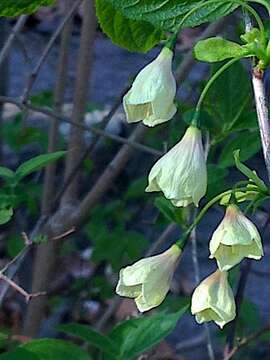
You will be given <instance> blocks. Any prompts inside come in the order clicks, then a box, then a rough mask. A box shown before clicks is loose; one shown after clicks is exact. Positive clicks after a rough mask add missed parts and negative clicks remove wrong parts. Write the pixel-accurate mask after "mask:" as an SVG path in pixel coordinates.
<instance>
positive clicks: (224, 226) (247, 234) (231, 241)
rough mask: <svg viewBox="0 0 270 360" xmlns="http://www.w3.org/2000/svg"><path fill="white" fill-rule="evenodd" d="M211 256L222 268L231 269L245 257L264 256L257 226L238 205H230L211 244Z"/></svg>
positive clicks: (257, 258)
mask: <svg viewBox="0 0 270 360" xmlns="http://www.w3.org/2000/svg"><path fill="white" fill-rule="evenodd" d="M209 248H210V258H215V259H216V261H217V264H218V267H219V269H220V270H222V271H224V270H229V269H231V268H232V267H233V266H235V265H236V264H238V263H239V262H240V261H241V260H242V259H244V258H245V257H247V258H251V259H256V260H259V259H260V258H261V257H262V256H263V248H262V243H261V237H260V234H259V232H258V230H257V228H256V226H255V225H254V224H253V223H252V222H251V221H250V220H249V219H248V218H247V217H246V216H245V215H244V214H243V213H242V212H241V210H240V209H239V208H238V207H237V206H236V205H229V206H228V207H227V209H226V213H225V216H224V218H223V220H222V221H221V223H220V224H219V226H218V227H217V229H216V230H215V232H214V234H213V235H212V238H211V240H210V244H209Z"/></svg>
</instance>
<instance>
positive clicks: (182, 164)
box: [145, 126, 207, 207]
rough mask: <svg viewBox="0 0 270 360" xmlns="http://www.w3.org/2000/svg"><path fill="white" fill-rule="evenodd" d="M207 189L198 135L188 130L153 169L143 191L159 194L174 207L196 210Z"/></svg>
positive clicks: (198, 131) (199, 136)
mask: <svg viewBox="0 0 270 360" xmlns="http://www.w3.org/2000/svg"><path fill="white" fill-rule="evenodd" d="M206 188H207V170H206V161H205V154H204V150H203V145H202V136H201V131H200V130H199V129H198V128H197V127H195V126H190V127H189V128H188V129H187V131H186V133H185V135H184V136H183V138H182V140H181V141H180V142H179V143H178V144H176V145H175V146H174V147H173V148H172V149H171V150H170V151H169V152H168V153H167V154H165V155H164V156H163V157H162V158H161V159H159V160H158V161H157V162H156V163H155V165H154V166H153V167H152V169H151V171H150V174H149V177H148V186H147V188H146V189H145V191H148V192H151V191H162V192H163V193H164V196H165V197H166V198H167V199H169V200H171V202H172V203H173V205H175V206H184V207H185V206H188V205H189V204H191V203H194V204H195V205H196V206H198V204H199V201H200V199H201V198H202V197H203V196H204V195H205V193H206Z"/></svg>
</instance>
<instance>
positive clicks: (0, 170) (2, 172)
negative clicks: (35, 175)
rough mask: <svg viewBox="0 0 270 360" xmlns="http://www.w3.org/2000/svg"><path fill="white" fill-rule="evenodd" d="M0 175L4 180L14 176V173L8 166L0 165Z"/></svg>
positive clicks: (11, 178)
mask: <svg viewBox="0 0 270 360" xmlns="http://www.w3.org/2000/svg"><path fill="white" fill-rule="evenodd" d="M0 176H1V177H2V178H4V179H6V180H13V179H14V177H15V173H14V171H12V170H10V169H9V168H6V167H4V166H0Z"/></svg>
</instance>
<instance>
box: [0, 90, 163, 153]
mask: <svg viewBox="0 0 270 360" xmlns="http://www.w3.org/2000/svg"><path fill="white" fill-rule="evenodd" d="M0 102H2V103H9V104H14V105H16V106H17V107H18V108H19V109H21V110H24V109H29V110H32V111H35V112H38V113H41V114H44V115H47V116H48V118H49V119H50V118H56V119H58V120H60V121H64V122H66V123H68V124H71V125H75V126H77V127H78V128H80V129H82V130H85V131H89V132H91V133H94V134H97V135H99V136H104V137H106V138H108V139H111V140H114V141H117V142H119V143H121V144H125V145H129V146H131V147H133V148H135V149H138V150H140V151H143V152H146V153H149V154H152V155H155V156H160V155H162V154H163V152H161V151H159V150H155V149H153V148H151V147H149V146H145V145H142V144H139V143H138V142H136V141H133V140H130V139H126V138H123V137H121V136H118V135H114V134H111V133H109V132H108V131H105V130H102V129H99V128H97V127H96V126H92V125H85V124H78V123H75V122H74V121H72V120H70V119H67V117H65V116H63V115H61V114H56V113H55V112H54V111H52V110H50V109H47V108H41V107H38V106H34V105H31V104H30V103H27V104H22V103H21V102H20V101H19V100H17V99H14V98H10V97H7V96H0Z"/></svg>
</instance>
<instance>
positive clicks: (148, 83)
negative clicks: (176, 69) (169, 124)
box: [123, 47, 176, 127]
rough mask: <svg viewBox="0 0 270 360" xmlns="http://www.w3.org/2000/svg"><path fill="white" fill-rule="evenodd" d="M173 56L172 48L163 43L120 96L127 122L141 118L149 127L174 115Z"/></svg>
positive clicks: (174, 84)
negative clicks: (125, 91)
mask: <svg viewBox="0 0 270 360" xmlns="http://www.w3.org/2000/svg"><path fill="white" fill-rule="evenodd" d="M172 58H173V52H172V50H170V49H169V48H167V47H164V48H163V49H162V50H161V52H160V54H159V55H158V57H157V58H156V59H155V60H154V61H152V62H151V63H150V64H148V65H147V66H146V67H145V68H144V69H142V70H141V71H140V72H139V74H138V75H137V76H136V78H135V80H134V82H133V84H132V87H131V89H130V90H129V91H128V92H127V94H126V95H125V96H124V98H123V105H124V110H125V113H126V117H127V122H129V123H133V122H138V121H141V120H142V121H143V123H144V124H145V125H148V126H151V127H152V126H155V125H158V124H161V123H163V122H165V121H168V120H170V119H171V118H172V117H173V116H174V114H175V113H176V106H175V105H174V102H173V101H174V97H175V93H176V81H175V78H174V76H173V73H172Z"/></svg>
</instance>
